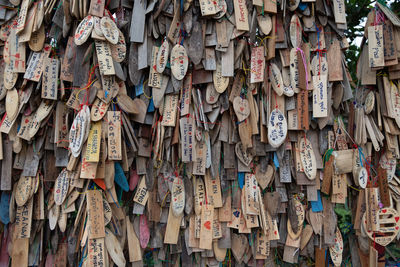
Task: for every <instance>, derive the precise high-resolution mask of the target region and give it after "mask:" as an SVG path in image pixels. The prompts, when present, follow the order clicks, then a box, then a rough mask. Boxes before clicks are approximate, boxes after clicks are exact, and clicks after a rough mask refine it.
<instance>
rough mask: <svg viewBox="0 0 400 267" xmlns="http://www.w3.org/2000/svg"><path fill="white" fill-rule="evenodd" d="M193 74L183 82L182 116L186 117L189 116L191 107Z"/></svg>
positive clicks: (187, 76) (187, 75) (188, 75)
mask: <svg viewBox="0 0 400 267" xmlns="http://www.w3.org/2000/svg"><path fill="white" fill-rule="evenodd" d="M191 96H192V73H191V72H189V73H188V74H186V76H185V78H184V80H183V86H182V95H181V105H180V114H181V116H186V115H188V114H189V107H190V103H191V99H192V97H191Z"/></svg>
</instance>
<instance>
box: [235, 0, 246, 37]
mask: <svg viewBox="0 0 400 267" xmlns="http://www.w3.org/2000/svg"><path fill="white" fill-rule="evenodd" d="M233 4H234V8H235V21H236V29H238V30H239V31H248V30H249V17H248V16H249V11H248V10H247V5H246V1H244V0H234V1H233Z"/></svg>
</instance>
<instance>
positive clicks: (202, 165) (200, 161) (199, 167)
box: [193, 141, 207, 175]
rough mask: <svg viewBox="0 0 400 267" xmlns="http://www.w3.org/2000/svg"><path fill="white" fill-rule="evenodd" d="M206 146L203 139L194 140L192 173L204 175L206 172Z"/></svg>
mask: <svg viewBox="0 0 400 267" xmlns="http://www.w3.org/2000/svg"><path fill="white" fill-rule="evenodd" d="M206 154H207V147H206V144H205V142H204V141H199V142H196V157H195V160H194V162H193V174H194V175H205V174H206V156H207V155H206Z"/></svg>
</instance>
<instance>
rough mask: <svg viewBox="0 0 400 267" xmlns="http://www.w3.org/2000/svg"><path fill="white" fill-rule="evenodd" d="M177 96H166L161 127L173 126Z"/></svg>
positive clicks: (176, 109) (176, 108)
mask: <svg viewBox="0 0 400 267" xmlns="http://www.w3.org/2000/svg"><path fill="white" fill-rule="evenodd" d="M178 98H179V97H178V95H166V96H165V98H164V110H163V119H162V121H161V125H163V126H175V124H176V112H177V111H178Z"/></svg>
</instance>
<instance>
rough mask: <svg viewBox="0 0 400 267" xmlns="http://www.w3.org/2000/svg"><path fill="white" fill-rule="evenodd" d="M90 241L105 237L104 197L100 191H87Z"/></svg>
mask: <svg viewBox="0 0 400 267" xmlns="http://www.w3.org/2000/svg"><path fill="white" fill-rule="evenodd" d="M87 207H88V223H89V239H95V238H102V237H105V232H104V228H105V227H104V213H103V197H102V195H101V192H100V191H98V190H88V191H87Z"/></svg>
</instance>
